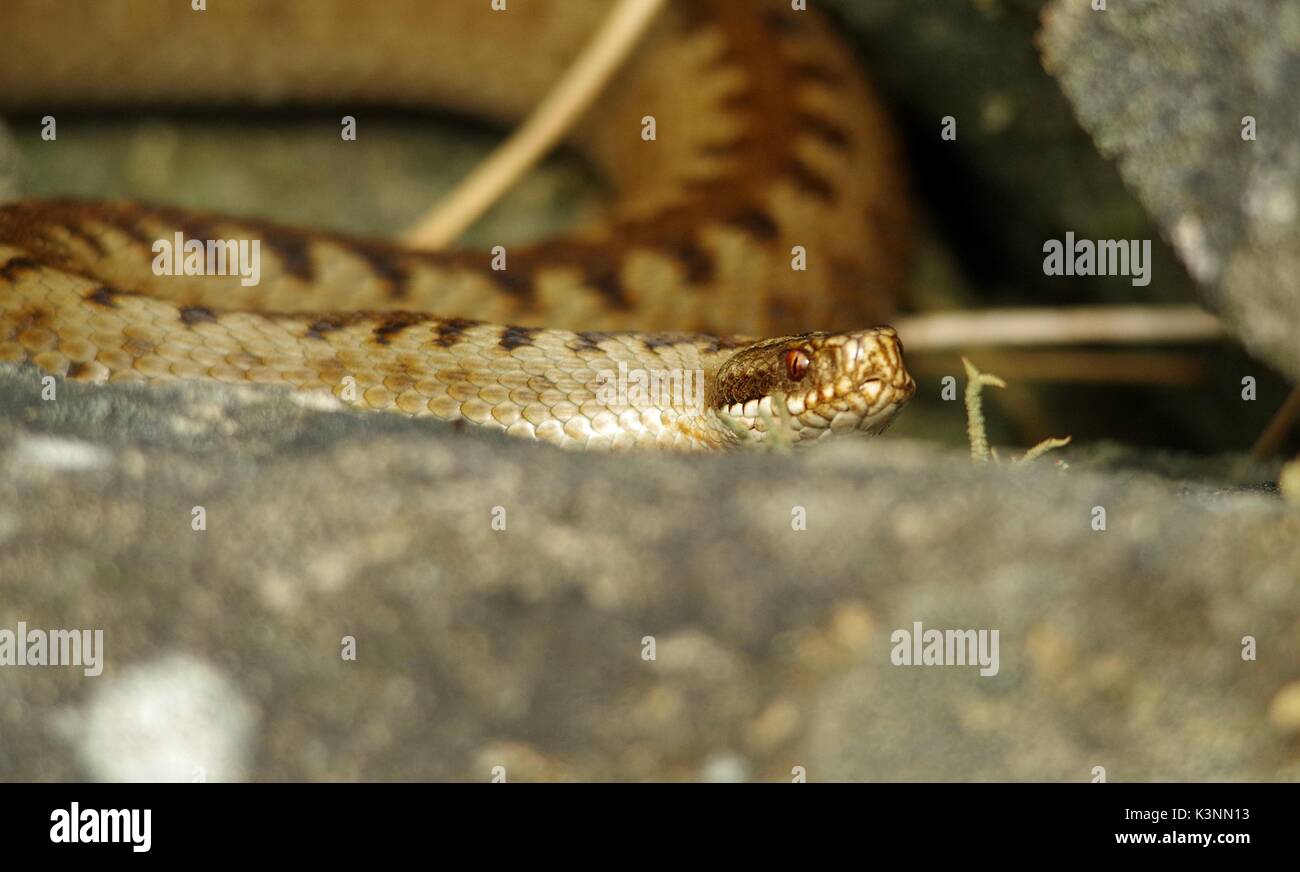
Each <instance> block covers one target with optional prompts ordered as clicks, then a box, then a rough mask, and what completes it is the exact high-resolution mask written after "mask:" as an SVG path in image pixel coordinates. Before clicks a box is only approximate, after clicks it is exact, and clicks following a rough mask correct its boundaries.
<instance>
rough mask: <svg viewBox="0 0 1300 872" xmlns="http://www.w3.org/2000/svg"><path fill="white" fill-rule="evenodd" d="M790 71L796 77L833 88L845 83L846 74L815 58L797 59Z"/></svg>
mask: <svg viewBox="0 0 1300 872" xmlns="http://www.w3.org/2000/svg"><path fill="white" fill-rule="evenodd" d="M790 72H791V74H792V75H794V76H795V77H796V78H800V79H806V80H808V81H810V82H816V83H818V84H819V85H827V86H830V87H832V88H837V87H840V86H842V85H843V84H844V74H843V73H841V72H840V71H839V70H836V69H833V68H831V67H828V66H826V64H824V63H820V62H818V61H815V60H802V61H796V62H794V63H792V64H791V65H790Z"/></svg>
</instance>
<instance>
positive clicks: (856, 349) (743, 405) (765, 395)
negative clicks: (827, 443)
mask: <svg viewBox="0 0 1300 872" xmlns="http://www.w3.org/2000/svg"><path fill="white" fill-rule="evenodd" d="M914 393H916V383H915V382H914V381H913V380H912V376H911V375H910V374H909V373H908V372H907V367H906V366H904V364H903V345H902V343H901V342H900V341H899V339H898V333H897V332H896V331H895V330H894V328H893V327H873V328H871V329H868V330H856V331H852V332H847V333H804V334H802V335H800V336H783V337H781V338H779V339H765V340H762V341H759V342H755V343H753V344H751V345H747V346H744V347H743V348H741V349H739V350H738V351H736V353H735V354H733V355H732V356H731V357H729V358H728V359H727V360H726V362H724V363H723V364H722V366H721V367H719V369H718V373H717V376H716V377H715V379H714V381H713V383H712V385H711V390H710V391H709V395H708V397H707V398H706V399H707V402H708V405H709V407H710V408H711V409H712V410H713V412H714V413H715V414H718V415H720V416H722V415H725V416H726V417H727V418H728V419H730V421H729V425H730V427H731V428H732V429H733V430H735V429H742V430H745V431H747V432H748V434H749V436H750V438H751V439H759V440H761V439H763V438H765V437H766V435H767V421H768V420H771V421H779V420H780V414H779V411H778V407H775V406H773V405H772V403H773V401H774V399H775V398H778V397H779V398H783V399H784V400H785V404H786V408H787V409H788V410H789V412H790V416H791V421H790V424H791V430H792V431H793V432H792V434H791V435H792V436H793V438H794V439H795V441H797V442H801V443H803V442H809V441H813V440H816V439H820V438H822V437H824V436H827V435H829V434H832V433H835V434H839V433H870V434H875V433H880V432H882V431H883V430H884V429H885V428H886V427H888V426H889V424H890V422H891V421H892V420H893V418H894V416H895V415H896V414H897V413H898V411H899V409H901V408H902V407H903V405H904V404H905V403H906V402H907V401H908V400H909V399H911V398H912V394H914ZM765 418H766V419H767V420H764V419H765Z"/></svg>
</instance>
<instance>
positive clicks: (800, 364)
mask: <svg viewBox="0 0 1300 872" xmlns="http://www.w3.org/2000/svg"><path fill="white" fill-rule="evenodd" d="M811 365H812V360H811V359H809V357H808V353H807V352H806V351H804V350H802V349H799V348H791V349H790V350H789V351H787V352H786V353H785V369H786V372H788V373H789V374H790V378H792V379H794V380H795V381H798V380H799V379H801V378H803V377H804V376H805V375H807V374H808V367H809V366H811Z"/></svg>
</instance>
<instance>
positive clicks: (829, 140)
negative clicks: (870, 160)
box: [795, 110, 849, 151]
mask: <svg viewBox="0 0 1300 872" xmlns="http://www.w3.org/2000/svg"><path fill="white" fill-rule="evenodd" d="M795 121H796V123H798V124H799V125H800V126H801V127H803V128H804V129H805V130H806V131H807V132H808V133H811V134H812V135H813V136H815V137H817V138H818V139H820V140H821V141H822V142H824V143H826V144H827V145H829V146H830V147H831V148H835V149H838V150H841V151H843V150H844V149H846V148H848V147H849V135H848V133H846V132H845V130H844V128H843V127H840V126H839V125H838V124H836V123H835V122H833V121H831V120H829V119H826V118H823V117H821V116H820V115H816V114H814V113H812V112H809V111H807V110H804V111H802V112H799V113H798V114H796V115H795Z"/></svg>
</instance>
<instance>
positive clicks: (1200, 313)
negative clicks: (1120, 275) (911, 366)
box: [893, 306, 1223, 352]
mask: <svg viewBox="0 0 1300 872" xmlns="http://www.w3.org/2000/svg"><path fill="white" fill-rule="evenodd" d="M893 324H894V326H895V327H896V328H897V329H898V335H899V336H901V337H902V339H903V342H904V344H905V345H906V346H907V350H908V351H909V352H911V351H926V352H929V351H951V350H958V349H965V348H974V347H977V346H988V345H998V346H1008V345H1076V344H1080V343H1088V342H1095V343H1120V344H1137V343H1162V342H1204V341H1208V340H1214V339H1218V338H1220V337H1222V336H1223V327H1222V326H1221V325H1220V324H1219V320H1218V319H1217V318H1215V317H1214V316H1213V315H1211V314H1210V313H1209V312H1206V311H1205V310H1203V309H1200V308H1198V307H1196V306H1087V307H1068V308H1025V309H988V310H984V311H979V312H932V313H927V314H924V315H912V316H909V317H904V318H898V319H895V321H894V322H893Z"/></svg>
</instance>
